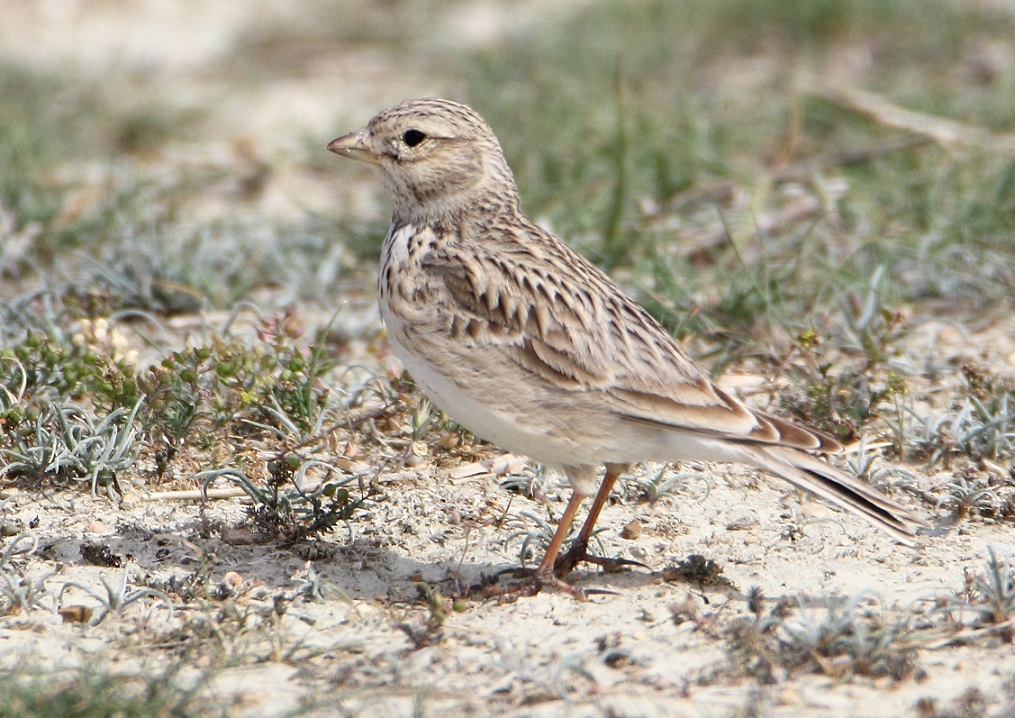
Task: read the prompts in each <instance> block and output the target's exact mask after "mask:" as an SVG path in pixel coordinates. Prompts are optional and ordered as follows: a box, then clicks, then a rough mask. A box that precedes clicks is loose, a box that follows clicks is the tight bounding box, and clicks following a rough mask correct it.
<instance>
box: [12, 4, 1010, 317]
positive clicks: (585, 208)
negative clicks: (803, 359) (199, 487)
mask: <svg viewBox="0 0 1015 718" xmlns="http://www.w3.org/2000/svg"><path fill="white" fill-rule="evenodd" d="M1013 14H1015V4H1013V3H1011V2H1002V1H1001V0H994V1H988V0H896V1H895V2H877V3H875V2H868V1H866V0H814V1H813V2H795V1H790V0H777V1H776V2H765V3H760V2H752V1H751V0H709V1H705V0H689V1H688V2H681V3H672V2H666V1H665V0H639V1H638V2H610V1H608V0H558V1H556V2H537V1H535V0H529V1H525V0H519V1H515V2H492V1H485V2H484V1H461V0H384V1H381V2H373V1H370V2H368V1H367V0H362V1H354V0H344V1H339V2H323V1H313V0H312V1H308V2H301V3H290V2H283V1H281V0H280V1H277V2H273V1H271V0H260V1H259V2H255V3H244V4H239V3H217V2H211V1H202V0H178V1H168V0H163V1H160V0H37V1H34V2H32V1H29V0H10V2H7V3H5V7H4V20H3V23H0V168H2V176H0V276H2V279H3V282H2V287H3V288H2V289H0V292H2V296H5V297H7V298H9V297H10V296H11V295H12V293H16V292H18V291H20V290H21V289H24V288H26V287H30V286H32V285H33V284H35V283H38V282H39V281H40V278H42V277H45V281H47V282H48V283H50V284H52V283H53V282H55V281H57V280H60V281H63V280H69V279H73V280H74V281H78V282H80V281H84V282H85V284H91V285H94V286H98V287H102V288H104V289H103V291H105V293H106V294H108V295H109V297H108V301H109V302H111V303H112V305H115V306H123V305H130V304H132V303H133V304H139V303H140V304H145V303H147V304H149V305H151V307H154V308H160V309H162V310H166V311H176V310H193V309H195V308H197V307H198V306H206V305H207V304H208V303H210V304H211V305H213V306H226V305H229V304H230V303H231V302H234V301H236V300H237V299H238V298H240V297H242V296H245V294H246V293H247V292H249V291H250V290H251V289H254V288H264V287H268V286H270V287H273V288H274V289H275V290H276V291H277V290H280V289H284V290H285V291H283V292H282V294H284V295H288V298H289V299H291V298H293V297H295V296H297V295H302V297H303V298H305V299H307V298H313V299H318V300H320V301H322V302H325V303H333V302H334V300H335V299H336V293H337V292H338V291H339V289H338V285H337V284H336V282H337V281H338V280H339V278H340V277H341V276H343V275H344V274H349V273H351V272H354V270H355V269H356V268H358V267H360V266H361V264H362V266H364V267H369V266H370V265H371V264H372V260H373V259H374V258H375V256H376V252H377V248H378V246H379V242H380V239H381V238H382V237H383V234H384V229H385V223H386V213H387V208H386V206H385V204H384V200H383V198H382V197H381V196H380V193H379V188H378V187H377V184H376V182H374V181H373V178H371V177H370V175H369V171H368V170H369V168H365V167H356V166H351V165H350V163H343V162H341V161H339V160H338V159H337V158H335V157H334V156H332V155H330V154H329V153H327V152H326V151H324V149H323V147H324V145H325V143H326V142H327V141H329V140H330V139H332V138H333V137H335V136H337V135H339V134H342V133H345V132H347V131H349V130H352V129H357V128H359V127H360V126H362V125H363V124H364V123H365V122H366V121H367V120H368V119H369V118H370V117H371V116H372V115H373V114H374V113H375V112H376V111H377V110H379V109H381V108H383V107H386V106H389V105H391V104H393V103H395V102H398V101H400V100H402V99H405V98H408V97H413V96H425V95H440V96H445V97H449V98H453V99H456V100H460V101H464V102H466V103H469V104H471V105H473V106H474V107H475V108H476V109H477V110H478V111H479V112H480V113H481V114H482V115H484V116H485V117H486V118H487V120H488V121H489V122H490V124H491V125H492V126H493V128H494V130H495V131H496V132H497V134H498V136H499V137H500V139H501V143H502V145H503V146H504V149H505V152H506V153H507V155H508V158H509V161H510V162H511V164H512V166H513V167H514V169H515V172H516V175H517V179H518V181H519V184H520V186H521V191H522V194H523V198H524V203H525V205H524V206H525V208H526V209H527V210H528V212H529V213H530V214H532V215H534V216H535V217H537V218H538V219H539V220H540V221H542V222H544V223H546V224H547V225H549V226H551V227H552V228H553V229H554V230H555V231H556V232H558V233H559V234H561V235H562V236H563V237H564V238H565V239H567V240H568V241H570V242H572V243H573V244H575V245H576V246H578V247H579V248H580V249H581V250H582V251H584V252H586V253H588V254H590V255H591V256H593V257H594V258H595V259H596V260H597V261H598V262H600V263H601V264H603V265H604V266H606V267H608V268H612V269H616V270H617V271H619V272H620V273H621V275H620V276H621V278H622V279H624V281H625V282H626V284H627V286H628V288H630V289H631V290H632V291H635V292H638V293H640V295H641V297H642V298H643V299H644V300H646V301H649V302H650V303H654V305H655V306H654V310H655V311H657V312H658V313H659V314H660V316H663V317H664V318H667V321H668V322H669V323H670V324H671V326H673V327H674V329H676V330H678V331H679V330H680V329H681V326H682V325H681V324H680V322H681V321H686V318H685V319H684V320H681V319H680V318H679V317H686V315H687V313H688V310H689V309H693V308H698V309H700V310H702V311H699V312H698V316H699V318H701V317H704V318H705V319H707V318H708V316H709V314H710V312H712V311H717V312H718V313H719V315H721V320H722V321H723V322H725V323H728V322H730V321H746V322H750V321H751V320H752V317H753V316H754V314H755V313H756V312H757V311H759V308H758V307H756V306H752V303H754V304H756V303H757V302H759V301H765V302H767V300H764V298H763V297H761V298H759V297H758V296H756V292H755V289H756V286H755V285H756V283H757V282H756V279H757V277H758V272H759V271H761V268H760V266H759V265H758V264H757V262H759V261H761V259H762V257H764V259H765V269H764V271H762V274H763V275H765V281H773V282H775V283H776V284H777V285H778V284H779V283H780V282H782V281H787V282H791V283H793V284H796V285H799V284H800V282H799V281H798V280H801V279H802V280H804V281H810V280H815V281H819V282H822V283H827V282H832V283H835V282H839V281H860V278H862V277H867V278H869V277H870V276H871V274H872V272H873V271H874V269H875V268H876V267H877V266H883V267H884V272H883V275H884V277H883V279H882V283H883V284H882V288H883V289H884V290H885V291H891V292H892V293H893V296H894V297H895V298H898V299H903V300H910V299H916V298H919V299H928V298H939V299H946V300H948V302H949V303H952V304H956V303H961V304H962V305H963V306H967V307H975V306H983V305H984V304H985V303H989V302H991V301H993V300H994V299H997V298H1000V297H1008V296H1010V289H1011V283H1012V275H1013V273H1015V270H1013V269H1012V265H1011V264H1010V263H1008V262H1007V261H1006V260H1007V259H1008V258H1010V255H1011V243H1012V239H1011V230H1012V224H1013V223H1015V179H1013V177H1012V173H1013V170H1012V158H1013V157H1015V152H1013V147H1012V139H1011V134H1012V133H1015V113H1013V112H1012V107H1015V49H1013V45H1012V42H1011V38H1012V37H1013V36H1015V34H1013V30H1015V19H1013ZM861 93H867V95H861ZM865 101H866V103H865ZM902 109H905V110H909V111H912V112H913V113H919V117H918V118H917V119H915V120H914V119H913V118H906V117H903V118H901V119H900V118H899V117H897V116H896V114H895V113H896V111H897V110H902ZM921 121H924V123H925V124H924V125H920V122H921ZM935 123H938V124H935ZM364 260H370V261H368V262H364ZM810 264H816V265H820V267H823V268H824V269H825V270H834V271H822V272H820V276H817V277H814V276H811V274H810V273H811V272H814V271H818V269H819V268H820V267H819V268H815V267H809V266H808V265H810ZM745 267H752V270H751V271H750V272H748V274H749V275H751V276H742V275H743V270H744V268H745ZM626 270H629V276H628V275H625V271H626ZM780 273H782V274H780ZM801 273H802V274H803V275H804V276H801ZM717 279H721V281H720V283H719V285H718V287H717V286H716V280H717ZM132 284H133V285H136V286H133V287H131V286H129V285H132ZM367 284H369V281H368V282H367ZM115 285H121V286H120V289H119V290H118V289H116V286H115ZM787 291H791V292H792V291H796V290H787ZM146 292H147V294H148V296H146V295H145V293H146ZM132 293H133V294H134V295H136V296H130V295H131V294H132ZM813 300H814V295H813V293H808V297H807V301H810V302H811V303H813ZM281 301H285V297H283V298H282V300H281ZM807 301H804V304H803V305H801V306H804V305H806V304H807ZM796 309H799V307H798V306H795V307H794V311H796ZM719 315H717V321H718V317H719ZM699 328H702V327H699Z"/></svg>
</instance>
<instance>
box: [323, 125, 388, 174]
mask: <svg viewBox="0 0 1015 718" xmlns="http://www.w3.org/2000/svg"><path fill="white" fill-rule="evenodd" d="M328 149H329V150H330V151H331V152H334V153H335V154H336V155H342V156H343V157H349V158H352V159H354V160H360V161H361V162H369V163H370V164H372V165H375V164H377V163H378V162H379V161H380V158H379V157H378V156H377V153H376V152H374V150H373V147H372V146H371V142H370V135H369V134H367V131H366V130H360V131H359V132H350V133H349V134H347V135H342V136H341V137H339V138H338V139H337V140H332V141H331V142H329V143H328Z"/></svg>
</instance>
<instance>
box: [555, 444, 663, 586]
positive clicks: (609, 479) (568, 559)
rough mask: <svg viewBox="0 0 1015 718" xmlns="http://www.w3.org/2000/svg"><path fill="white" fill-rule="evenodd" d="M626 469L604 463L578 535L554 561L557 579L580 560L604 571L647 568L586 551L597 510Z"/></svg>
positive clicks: (601, 506) (627, 560) (597, 515)
mask: <svg viewBox="0 0 1015 718" xmlns="http://www.w3.org/2000/svg"><path fill="white" fill-rule="evenodd" d="M626 470H627V467H626V466H618V465H616V464H607V465H606V476H604V477H603V483H602V484H601V485H600V486H599V491H597V492H596V498H595V499H594V500H593V501H592V508H590V509H589V515H588V517H587V518H586V519H585V523H584V524H582V527H581V531H579V532H578V536H577V537H576V538H575V540H574V542H573V543H572V544H571V548H570V549H568V551H567V553H565V554H564V555H563V556H561V557H560V558H558V559H556V561H555V563H554V566H553V573H554V575H555V576H556V577H557V578H558V579H559V578H563V577H564V576H566V575H568V574H569V573H571V571H573V570H574V567H575V566H577V565H578V564H579V563H581V562H582V561H587V562H588V563H594V564H596V565H598V566H602V567H603V569H604V570H605V571H616V570H617V569H619V568H620V567H621V566H641V567H642V568H648V566H646V565H645V564H643V563H639V562H638V561H632V560H630V559H626V558H603V557H602V556H593V555H592V554H590V553H589V552H588V548H589V540H590V539H591V538H592V530H593V529H594V528H595V526H596V520H597V519H598V518H599V512H600V511H602V510H603V507H604V506H605V505H606V502H607V501H608V500H609V498H610V491H612V490H613V485H614V484H616V483H617V479H618V478H620V475H621V474H622V473H623V472H624V471H626ZM554 538H556V536H554ZM558 548H559V547H558ZM547 555H549V552H547ZM543 561H544V562H545V561H546V559H545V558H544V559H543ZM540 568H542V566H540Z"/></svg>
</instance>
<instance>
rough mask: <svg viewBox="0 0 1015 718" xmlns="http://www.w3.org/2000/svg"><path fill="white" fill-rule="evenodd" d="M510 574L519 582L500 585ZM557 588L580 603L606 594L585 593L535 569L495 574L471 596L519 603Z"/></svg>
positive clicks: (510, 569) (513, 569) (471, 592)
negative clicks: (522, 599)
mask: <svg viewBox="0 0 1015 718" xmlns="http://www.w3.org/2000/svg"><path fill="white" fill-rule="evenodd" d="M508 574H510V575H511V576H513V577H514V578H518V579H519V580H518V581H515V582H513V583H507V584H504V585H501V584H500V578H501V576H505V575H508ZM546 586H549V587H550V588H555V589H557V590H558V591H560V592H561V593H566V594H568V595H569V596H571V597H573V598H574V599H576V600H578V601H584V600H585V599H586V598H587V597H588V595H589V594H590V593H604V592H603V591H588V592H586V591H584V590H582V589H580V588H578V587H577V586H572V585H571V584H570V583H567V582H566V581H563V580H561V579H560V578H558V577H557V576H555V575H554V572H552V571H547V572H545V573H544V572H542V571H540V570H539V569H534V568H507V569H504V570H503V571H499V572H497V573H495V574H494V575H493V576H492V577H491V578H490V579H489V580H485V581H483V583H481V584H479V585H476V586H472V588H471V589H470V591H469V592H470V594H472V595H474V596H476V597H478V598H484V599H487V598H496V599H497V600H498V601H504V602H512V601H517V600H518V599H519V598H521V597H522V596H535V595H536V594H537V593H539V592H540V591H541V590H542V589H543V588H544V587H546Z"/></svg>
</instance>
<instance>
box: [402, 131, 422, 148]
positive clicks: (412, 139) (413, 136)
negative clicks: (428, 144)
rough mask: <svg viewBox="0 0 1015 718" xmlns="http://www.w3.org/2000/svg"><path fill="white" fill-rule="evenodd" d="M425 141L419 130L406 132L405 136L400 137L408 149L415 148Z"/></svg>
mask: <svg viewBox="0 0 1015 718" xmlns="http://www.w3.org/2000/svg"><path fill="white" fill-rule="evenodd" d="M425 139H426V135H424V134H423V133H422V132H420V131H419V130H406V132H405V134H404V135H402V140H404V141H405V144H407V145H409V147H415V146H416V145H418V144H419V143H420V142H422V141H423V140H425Z"/></svg>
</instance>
